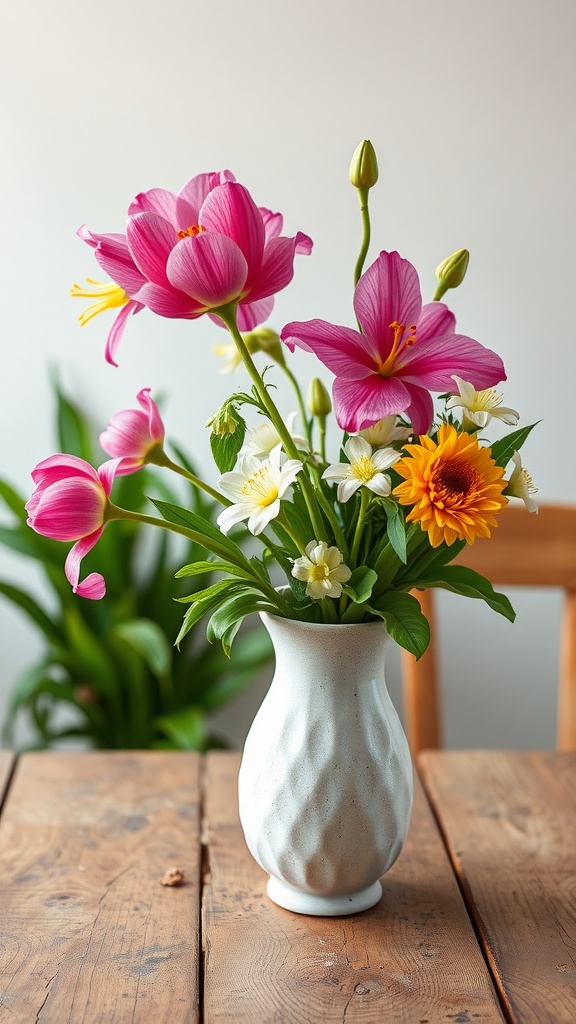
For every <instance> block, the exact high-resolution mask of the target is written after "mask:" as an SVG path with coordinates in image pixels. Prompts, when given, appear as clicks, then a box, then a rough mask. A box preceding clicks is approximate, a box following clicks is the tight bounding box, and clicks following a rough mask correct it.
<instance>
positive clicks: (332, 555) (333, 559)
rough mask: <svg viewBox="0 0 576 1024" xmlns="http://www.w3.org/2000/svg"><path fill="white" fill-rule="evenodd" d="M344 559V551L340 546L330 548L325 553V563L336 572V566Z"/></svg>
mask: <svg viewBox="0 0 576 1024" xmlns="http://www.w3.org/2000/svg"><path fill="white" fill-rule="evenodd" d="M341 561H342V552H341V551H340V548H328V549H327V550H326V551H325V553H324V563H325V565H327V566H328V568H329V569H330V572H334V570H335V569H336V566H338V565H340V562H341Z"/></svg>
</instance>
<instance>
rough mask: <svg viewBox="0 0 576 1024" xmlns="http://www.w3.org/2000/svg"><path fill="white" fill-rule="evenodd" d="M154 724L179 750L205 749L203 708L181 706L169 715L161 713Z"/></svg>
mask: <svg viewBox="0 0 576 1024" xmlns="http://www.w3.org/2000/svg"><path fill="white" fill-rule="evenodd" d="M154 724H155V725H156V728H157V729H159V730H160V732H163V733H164V734H165V736H167V737H168V738H169V740H171V743H172V746H173V747H175V748H176V749H177V750H204V749H205V746H206V739H205V737H206V721H205V718H204V712H203V711H202V709H201V708H198V707H188V708H181V710H180V711H173V712H172V713H171V714H169V715H161V716H160V717H159V718H157V719H156V720H155V723H154Z"/></svg>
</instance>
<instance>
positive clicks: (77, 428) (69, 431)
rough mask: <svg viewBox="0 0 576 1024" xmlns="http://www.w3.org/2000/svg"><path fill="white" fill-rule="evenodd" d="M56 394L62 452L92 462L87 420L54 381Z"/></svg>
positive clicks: (58, 432) (57, 422)
mask: <svg viewBox="0 0 576 1024" xmlns="http://www.w3.org/2000/svg"><path fill="white" fill-rule="evenodd" d="M53 383H54V389H55V392H56V424H57V434H58V446H59V449H60V451H61V452H69V453H70V454H71V455H77V456H78V458H80V459H85V461H86V462H92V457H93V452H92V442H91V440H90V430H89V427H88V424H87V422H86V419H85V418H84V417H83V416H82V414H81V413H80V411H79V410H78V409H77V407H76V406H75V405H73V404H72V402H70V401H69V400H68V398H66V396H65V395H64V393H63V391H62V390H61V388H60V386H59V384H58V383H57V382H56V381H53Z"/></svg>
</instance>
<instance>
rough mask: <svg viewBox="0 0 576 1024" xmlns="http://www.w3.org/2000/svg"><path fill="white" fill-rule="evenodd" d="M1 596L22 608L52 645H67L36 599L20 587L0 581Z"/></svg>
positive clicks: (56, 626)
mask: <svg viewBox="0 0 576 1024" xmlns="http://www.w3.org/2000/svg"><path fill="white" fill-rule="evenodd" d="M0 594H4V597H7V598H8V600H9V601H12V603H13V604H15V605H17V607H18V608H21V609H22V611H23V612H25V613H26V615H27V616H28V618H30V619H32V621H33V622H35V623H36V625H37V626H38V627H39V629H41V630H42V632H43V633H44V636H45V637H46V638H47V640H49V641H50V643H52V644H56V646H57V647H61V646H63V645H64V643H65V637H64V634H63V632H62V630H61V629H60V628H59V626H58V625H57V624H56V623H55V622H54V621H53V619H51V618H50V617H49V616H48V615H47V614H46V612H45V611H44V609H43V608H41V607H40V605H39V604H38V602H37V601H35V600H34V598H32V597H30V595H29V594H27V593H26V592H25V591H24V590H21V589H20V588H19V587H15V586H13V584H11V583H4V582H1V581H0Z"/></svg>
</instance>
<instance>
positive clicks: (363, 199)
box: [354, 186, 370, 287]
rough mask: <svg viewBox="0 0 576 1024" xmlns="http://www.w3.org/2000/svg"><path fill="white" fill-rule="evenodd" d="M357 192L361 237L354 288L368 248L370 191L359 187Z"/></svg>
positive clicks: (360, 274) (360, 273)
mask: <svg viewBox="0 0 576 1024" xmlns="http://www.w3.org/2000/svg"><path fill="white" fill-rule="evenodd" d="M357 191H358V198H359V200H360V213H361V215H362V230H363V237H362V246H361V248H360V253H359V256H358V259H357V261H356V267H355V268H354V287H356V285H357V284H358V281H359V280H360V277H361V276H362V270H363V269H364V263H365V260H366V256H367V254H368V248H369V246H370V213H369V210H368V193H369V191H370V190H369V189H368V188H364V187H362V186H360V187H359V188H358V190H357Z"/></svg>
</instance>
